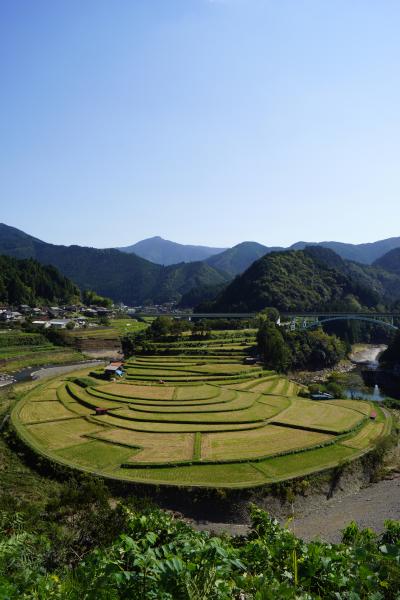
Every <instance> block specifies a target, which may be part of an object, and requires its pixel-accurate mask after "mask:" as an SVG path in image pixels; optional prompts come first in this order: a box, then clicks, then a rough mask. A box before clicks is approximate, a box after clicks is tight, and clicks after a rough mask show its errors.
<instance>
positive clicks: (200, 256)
mask: <svg viewBox="0 0 400 600" xmlns="http://www.w3.org/2000/svg"><path fill="white" fill-rule="evenodd" d="M307 246H322V247H323V248H329V249H330V250H333V251H334V252H336V254H338V255H339V256H341V257H342V258H345V259H347V260H353V261H356V262H359V263H362V264H366V265H370V264H372V263H373V262H374V261H375V260H377V259H379V258H380V257H381V256H383V255H384V254H386V253H387V252H389V251H390V250H393V249H394V248H400V237H393V238H388V239H386V240H379V241H377V242H371V243H366V244H345V243H343V242H334V241H332V242H296V243H295V244H292V245H291V246H289V247H283V246H264V245H263V244H259V243H258V242H252V241H247V242H241V243H240V244H237V245H236V246H233V247H232V248H225V249H224V248H210V247H208V246H190V245H185V244H178V243H176V242H171V241H170V240H164V239H163V238H161V237H159V236H157V237H152V238H148V239H145V240H142V241H140V242H137V243H136V244H133V245H132V246H126V247H122V248H118V250H121V251H122V252H127V253H130V254H132V253H134V254H136V255H137V256H141V257H142V258H145V259H146V260H149V261H151V262H154V263H157V264H161V265H172V264H176V263H179V262H193V261H199V260H201V261H205V262H206V263H207V264H209V265H210V266H211V267H214V268H216V269H219V270H222V271H224V272H225V273H227V274H228V275H230V276H231V277H233V276H235V275H238V274H239V273H243V271H245V270H246V269H247V268H248V267H249V266H250V265H251V264H252V263H253V262H254V261H255V260H257V259H258V258H261V256H264V255H265V254H269V253H270V252H279V251H282V250H304V248H306V247H307Z"/></svg>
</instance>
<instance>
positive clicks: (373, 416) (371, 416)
mask: <svg viewBox="0 0 400 600" xmlns="http://www.w3.org/2000/svg"><path fill="white" fill-rule="evenodd" d="M377 416H378V415H377V414H376V412H375V411H374V410H373V411H372V413H371V414H370V415H369V418H370V419H376V417H377Z"/></svg>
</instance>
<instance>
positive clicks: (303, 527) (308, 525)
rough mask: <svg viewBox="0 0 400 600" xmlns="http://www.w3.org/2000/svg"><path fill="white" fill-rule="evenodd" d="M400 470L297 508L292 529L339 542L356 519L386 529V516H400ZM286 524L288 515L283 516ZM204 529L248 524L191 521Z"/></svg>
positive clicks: (237, 529) (238, 528) (241, 530)
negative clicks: (349, 490) (315, 503)
mask: <svg viewBox="0 0 400 600" xmlns="http://www.w3.org/2000/svg"><path fill="white" fill-rule="evenodd" d="M399 499H400V472H397V473H393V474H392V475H391V476H390V479H385V480H383V481H379V482H378V483H373V484H371V485H369V486H367V487H364V488H362V489H360V490H358V491H357V492H353V493H350V494H348V495H345V496H343V495H340V496H334V497H333V498H331V499H330V500H326V502H325V503H323V504H322V505H321V506H319V507H312V508H310V509H309V510H307V507H306V506H304V505H303V506H302V509H301V512H300V510H297V509H296V507H295V508H294V519H293V520H290V523H289V527H290V529H291V530H292V531H293V532H294V533H295V534H296V535H297V536H298V537H300V538H302V539H304V540H306V541H311V540H316V539H321V540H324V541H325V542H329V543H338V542H340V540H341V532H342V530H343V529H344V527H346V525H348V524H349V523H350V521H356V523H357V524H358V525H359V527H361V528H365V527H369V528H371V529H372V530H373V531H375V532H376V533H381V532H382V531H383V530H384V524H385V521H386V520H387V519H392V520H400V500H399ZM279 520H280V522H281V523H282V524H283V525H284V524H285V519H284V518H280V519H279ZM192 525H193V526H194V527H195V528H196V529H199V530H202V531H210V532H213V533H216V534H222V533H228V534H229V535H246V534H247V533H248V532H249V525H247V524H242V523H240V524H239V523H211V522H206V521H198V522H192Z"/></svg>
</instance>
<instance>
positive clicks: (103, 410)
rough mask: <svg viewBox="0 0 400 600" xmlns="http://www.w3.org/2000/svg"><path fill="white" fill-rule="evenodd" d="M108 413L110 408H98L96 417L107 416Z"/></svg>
mask: <svg viewBox="0 0 400 600" xmlns="http://www.w3.org/2000/svg"><path fill="white" fill-rule="evenodd" d="M107 412H108V408H99V407H98V406H96V415H106V414H107Z"/></svg>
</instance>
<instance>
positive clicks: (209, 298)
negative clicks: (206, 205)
mask: <svg viewBox="0 0 400 600" xmlns="http://www.w3.org/2000/svg"><path fill="white" fill-rule="evenodd" d="M396 244H397V246H396ZM329 245H332V246H334V248H333V250H334V251H332V249H330V248H328V246H329ZM309 246H310V247H311V248H314V250H312V249H311V248H309ZM135 247H136V252H134V251H133V250H132V248H135ZM318 248H319V249H320V251H321V253H320V254H319V255H318V257H319V258H318V260H320V261H321V260H323V263H324V268H327V263H328V262H329V263H330V265H329V268H330V269H335V270H336V271H337V272H340V273H341V275H342V276H344V277H346V278H348V279H349V278H352V279H353V281H352V286H350V287H349V286H348V285H347V284H346V285H347V288H346V285H344V284H343V285H344V287H345V288H346V289H350V288H351V289H352V291H350V292H348V294H353V295H354V296H355V297H357V298H359V297H360V303H361V304H363V305H369V304H368V302H370V303H372V304H376V303H377V302H378V301H382V302H385V303H387V302H389V300H390V299H392V300H395V299H397V298H398V297H399V295H398V277H399V276H400V238H390V239H388V240H381V241H378V242H373V243H371V244H358V245H353V244H343V243H339V242H321V243H319V244H311V243H308V242H298V243H296V244H294V245H293V246H291V248H289V249H284V248H280V247H268V246H263V245H262V244H258V243H257V242H242V243H241V244H238V245H236V246H234V247H233V248H228V249H225V250H223V249H221V248H209V247H206V246H186V245H183V244H176V243H175V242H170V241H168V240H163V239H162V238H160V237H156V238H150V239H148V240H142V242H138V243H137V244H134V245H133V246H130V247H128V248H124V249H123V251H121V250H119V249H115V248H108V249H97V248H90V247H86V246H77V245H72V246H62V245H57V244H49V243H47V242H44V241H42V240H40V239H38V238H35V237H33V236H30V235H29V234H27V233H25V232H23V231H20V230H18V229H16V228H14V227H10V226H8V225H5V224H0V254H5V255H9V256H13V257H15V258H34V259H36V260H37V261H39V262H40V263H41V264H44V265H48V264H50V265H53V266H55V267H56V268H58V269H59V270H60V271H61V273H62V274H63V275H65V276H66V277H69V278H70V279H72V280H73V281H74V282H75V283H76V284H77V285H78V286H79V287H80V288H81V289H83V290H84V289H93V290H95V291H96V292H97V293H99V294H101V295H104V296H108V297H110V298H112V299H113V300H114V301H116V302H119V301H121V302H124V303H126V304H129V305H139V304H140V305H142V304H145V303H163V302H169V301H176V302H180V303H181V306H187V307H193V306H196V305H198V304H200V303H204V302H209V303H210V302H214V301H216V302H217V303H219V304H218V305H219V306H221V307H222V306H228V305H229V306H234V305H239V304H240V305H242V303H243V298H239V296H240V294H239V295H238V299H237V300H236V299H235V297H233V296H235V294H236V292H234V293H233V292H232V289H233V288H232V286H236V287H237V292H239V291H240V290H239V287H240V285H241V284H243V285H244V288H243V289H247V290H248V294H250V295H252V296H253V297H254V306H255V305H256V304H257V302H258V304H260V305H262V304H263V302H264V300H263V294H265V293H266V292H265V290H264V291H263V292H262V294H261V296H260V298H259V301H256V300H255V299H256V298H257V297H258V292H257V290H255V289H252V288H251V286H250V287H249V286H248V285H247V283H248V279H249V277H250V279H251V278H253V279H254V277H253V276H255V279H254V281H257V286H258V288H260V289H261V288H262V287H264V288H265V285H264V286H263V285H261V284H262V281H261V280H262V277H261V280H260V278H259V277H258V274H257V273H256V271H254V269H256V268H259V267H256V266H254V265H267V266H268V265H269V266H268V269H269V271H268V272H270V273H272V272H273V269H272V267H271V265H275V266H276V268H277V271H276V273H275V275H274V277H275V278H276V280H277V281H278V280H280V284H279V285H280V286H281V287H282V294H289V296H290V294H292V293H293V294H295V293H296V289H297V290H299V289H300V288H301V280H300V279H299V278H298V277H297V278H295V280H293V281H292V283H290V282H291V276H292V275H290V273H291V269H297V268H299V273H301V272H302V269H300V264H298V260H300V262H301V260H302V259H301V258H300V257H302V256H303V257H306V258H307V260H314V261H315V260H317V255H316V250H315V249H318ZM221 250H222V251H221ZM324 250H326V252H324ZM388 250H389V251H388ZM138 252H146V253H147V255H149V253H152V256H153V257H155V258H154V261H155V260H156V259H157V260H159V261H163V263H164V264H158V263H157V262H152V261H150V260H148V259H147V258H143V257H142V256H139V255H138ZM298 252H300V254H297V253H298ZM163 253H164V254H163ZM199 253H200V254H199ZM204 253H205V255H206V256H205V258H204V259H203V260H196V261H193V262H192V260H191V259H193V257H197V256H199V255H203V256H204ZM301 253H303V254H301ZM313 253H314V254H313ZM173 256H179V258H181V259H182V258H183V259H188V260H186V261H185V260H182V261H181V262H179V263H178V264H167V263H168V262H169V261H170V260H172V258H173ZM276 256H286V257H288V256H289V257H292V258H291V259H290V260H289V262H288V263H287V269H288V272H287V273H286V275H284V277H283V275H282V273H283V274H284V273H285V269H283V271H282V273H280V271H279V269H280V268H281V267H282V268H283V264H284V263H285V260H286V259H283V258H280V259H278V258H276ZM312 256H313V258H311V257H312ZM268 257H271V258H270V259H269V260H267V258H268ZM294 257H296V260H295V259H294ZM321 257H322V258H321ZM348 257H349V258H350V260H348ZM355 257H356V258H357V261H358V262H354V261H355ZM260 261H261V262H260ZM296 261H297V262H296ZM371 262H374V264H373V265H371V264H370V263H371ZM334 263H335V264H334ZM278 264H279V265H280V267H279V268H278V267H277V265H278ZM313 268H316V267H315V266H314V267H313ZM318 268H320V265H319V266H318ZM252 269H253V270H252ZM268 269H267V270H268ZM271 269H272V270H271ZM248 271H250V275H249V273H248ZM306 271H307V268H306ZM242 274H243V275H242ZM303 274H304V276H305V275H306V274H305V272H304V273H303ZM289 275H290V276H289ZM321 276H322V275H321ZM282 277H283V279H282ZM285 277H286V279H285ZM234 278H236V279H234ZM243 278H244V279H243ZM246 278H247V279H246ZM233 279H234V281H233V282H232V283H231V284H230V282H231V281H232V280H233ZM306 280H307V278H305V280H304V281H306ZM237 281H239V283H238V282H237ZM265 281H266V285H269V286H270V287H271V281H269V280H268V277H267V279H266V280H265ZM314 283H315V281H314ZM342 283H343V282H342ZM228 284H230V285H228ZM245 284H246V285H245ZM320 284H321V286H322V287H321V289H322V288H323V287H324V285H323V282H322V280H321V281H320ZM315 285H316V284H315ZM340 285H342V284H340ZM246 286H247V287H246ZM260 286H261V287H260ZM288 286H292V287H293V290H289V291H288V290H286V289H285V288H287V287H288ZM357 286H361V288H362V294H361V296H360V295H359V294H357V293H356V291H357V290H356V289H355V288H356V287H357ZM272 287H274V286H272ZM258 288H257V289H258ZM367 288H368V289H369V293H370V294H372V295H373V299H372V300H370V301H368V302H367V303H366V304H365V302H366V300H365V298H366V289H367ZM227 290H230V291H229V292H228V291H227ZM250 290H251V291H250ZM231 292H232V293H233V296H232V297H231V298H228V297H226V296H225V294H227V293H228V296H229V295H230V294H231ZM216 298H217V300H215V299H216ZM232 298H233V299H232ZM274 298H275V299H274ZM272 300H274V301H277V302H278V304H279V305H280V306H284V303H283V302H281V301H280V300H279V299H277V298H276V297H275V296H270V295H268V293H267V295H266V296H265V301H268V302H270V301H272ZM247 304H248V302H247ZM249 310H250V309H249Z"/></svg>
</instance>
